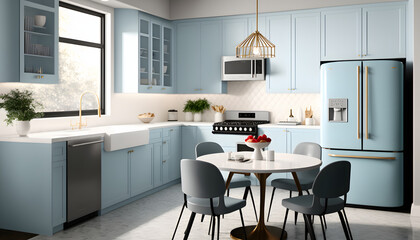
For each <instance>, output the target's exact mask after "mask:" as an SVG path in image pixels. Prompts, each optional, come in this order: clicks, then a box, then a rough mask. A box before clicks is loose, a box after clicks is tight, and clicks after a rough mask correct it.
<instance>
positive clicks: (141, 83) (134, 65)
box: [114, 9, 175, 93]
mask: <svg viewBox="0 0 420 240" xmlns="http://www.w3.org/2000/svg"><path fill="white" fill-rule="evenodd" d="M114 37H115V85H114V92H117V93H173V92H175V87H174V86H175V81H174V79H173V76H174V68H173V62H174V54H173V53H174V51H173V47H174V39H175V31H174V28H173V27H172V24H171V23H170V22H169V21H165V20H162V19H159V18H157V17H153V16H150V15H148V14H145V13H141V12H139V11H136V10H131V9H115V30H114Z"/></svg>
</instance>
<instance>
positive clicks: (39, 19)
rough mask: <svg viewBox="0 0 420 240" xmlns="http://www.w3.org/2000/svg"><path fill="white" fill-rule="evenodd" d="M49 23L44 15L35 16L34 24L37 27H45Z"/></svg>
mask: <svg viewBox="0 0 420 240" xmlns="http://www.w3.org/2000/svg"><path fill="white" fill-rule="evenodd" d="M46 22H47V17H46V16H44V15H35V17H34V24H35V26H37V27H43V26H45V23H46Z"/></svg>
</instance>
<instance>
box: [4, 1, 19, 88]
mask: <svg viewBox="0 0 420 240" xmlns="http://www.w3.org/2000/svg"><path fill="white" fill-rule="evenodd" d="M19 22H20V19H19V1H16V0H3V1H1V2H0V28H1V31H2V36H1V37H0V53H1V55H0V73H1V75H2V77H1V78H0V82H19V54H18V53H19V47H20V45H19Z"/></svg>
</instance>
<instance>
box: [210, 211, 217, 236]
mask: <svg viewBox="0 0 420 240" xmlns="http://www.w3.org/2000/svg"><path fill="white" fill-rule="evenodd" d="M211 228H212V229H211V240H214V230H215V228H216V217H215V216H213V224H212V227H211Z"/></svg>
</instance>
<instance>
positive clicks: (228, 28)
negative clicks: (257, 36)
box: [222, 17, 248, 56]
mask: <svg viewBox="0 0 420 240" xmlns="http://www.w3.org/2000/svg"><path fill="white" fill-rule="evenodd" d="M222 35H223V56H235V55H236V46H237V45H239V44H240V43H241V42H242V41H243V40H245V38H246V37H247V36H248V19H247V18H246V17H240V18H231V19H224V20H223V34H222Z"/></svg>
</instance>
